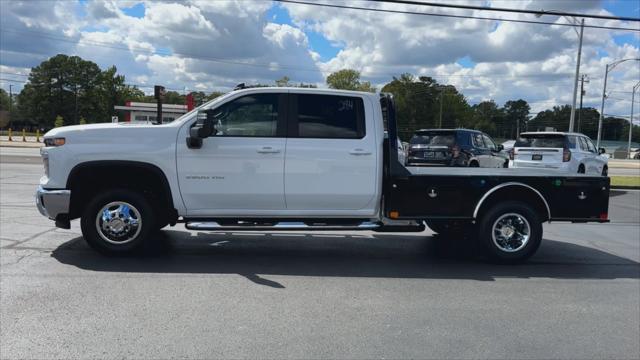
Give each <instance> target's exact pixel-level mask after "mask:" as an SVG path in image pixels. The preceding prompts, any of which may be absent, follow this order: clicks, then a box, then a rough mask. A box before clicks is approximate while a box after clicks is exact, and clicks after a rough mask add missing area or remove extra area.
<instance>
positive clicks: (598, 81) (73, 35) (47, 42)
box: [0, 0, 640, 114]
mask: <svg viewBox="0 0 640 360" xmlns="http://www.w3.org/2000/svg"><path fill="white" fill-rule="evenodd" d="M466 2H467V3H471V4H477V2H476V1H471V0H469V1H466ZM138 3H140V1H137V0H129V1H126V2H122V1H112V0H96V1H89V2H88V3H87V4H86V5H85V4H82V3H79V2H71V1H56V2H54V1H46V2H36V1H30V2H6V1H0V10H2V14H3V23H2V27H3V31H2V34H1V35H0V36H1V40H2V48H1V49H0V55H1V57H0V64H2V65H3V66H4V67H2V68H1V69H9V68H11V69H14V68H28V67H31V66H35V65H37V64H38V63H39V62H40V61H42V60H44V59H46V58H47V57H50V56H53V55H55V54H57V53H66V54H78V55H80V56H82V57H83V58H86V59H89V60H92V61H95V62H97V63H98V64H99V65H100V66H101V67H103V68H104V67H106V66H110V65H116V66H117V67H118V69H119V71H120V72H121V73H124V74H125V75H126V76H127V79H128V81H130V82H135V83H139V84H145V85H153V84H164V85H166V86H167V87H169V88H180V89H181V88H184V87H187V88H189V89H199V90H205V91H211V90H217V89H229V88H231V87H233V86H234V85H235V84H236V83H238V82H246V83H252V82H259V83H273V81H274V80H275V79H277V78H280V77H282V76H284V75H286V76H289V77H290V78H291V79H292V80H293V81H304V82H311V83H318V84H322V83H324V77H325V76H326V75H328V74H329V73H331V72H333V71H336V70H340V69H342V68H353V69H356V70H359V71H361V72H362V74H363V76H364V77H365V80H370V81H372V82H373V83H374V84H376V85H378V88H380V87H381V86H382V85H383V84H384V83H386V82H388V81H389V80H390V79H391V77H392V76H398V75H399V74H401V73H404V72H410V73H413V74H416V75H426V76H432V77H434V78H436V79H437V80H438V81H440V82H445V83H450V84H453V85H455V86H456V87H457V88H458V89H459V90H460V91H461V92H462V93H463V94H465V95H466V96H467V97H468V98H469V100H470V101H471V102H472V103H476V102H478V101H481V100H486V99H495V100H496V101H497V102H498V103H499V104H502V103H503V102H504V101H506V100H509V99H514V98H523V99H525V100H527V101H530V102H531V105H532V110H533V111H539V110H542V109H546V108H548V107H550V106H553V105H560V104H565V103H570V102H571V97H572V90H573V73H574V70H575V58H576V52H577V37H576V34H575V33H574V31H573V30H572V29H571V28H569V27H565V26H557V25H556V26H548V25H533V24H520V23H508V22H500V23H495V22H491V21H484V20H477V19H452V18H445V17H427V16H415V15H404V14H389V13H375V12H366V11H350V10H344V9H330V8H321V7H314V6H303V5H295V4H287V5H283V8H286V9H288V11H289V13H290V16H291V18H292V20H293V24H292V25H286V24H284V25H282V24H276V23H273V22H271V21H273V19H272V18H268V17H267V16H266V14H265V13H266V11H267V10H268V9H269V8H271V7H272V6H274V5H273V4H272V3H271V2H269V1H253V2H250V1H240V0H238V1H209V0H203V1H198V0H191V1H184V2H183V1H144V2H143V3H144V6H145V14H144V17H142V18H136V17H131V16H127V15H126V14H125V12H124V11H123V9H124V8H128V7H131V6H133V5H136V4H138ZM349 4H353V5H357V6H372V7H378V8H387V9H390V8H393V9H406V10H411V11H428V12H433V13H439V14H457V15H469V14H474V15H480V16H492V17H505V18H506V17H509V18H518V19H525V20H536V18H535V17H533V16H531V15H517V14H516V15H514V14H508V15H505V14H501V13H485V12H479V11H468V10H454V9H442V8H426V7H421V6H410V5H398V4H379V3H376V4H372V3H369V2H359V1H354V2H350V3H349ZM490 5H492V6H497V7H512V8H527V9H535V10H540V9H544V10H566V11H575V12H589V13H599V14H608V13H607V12H606V11H605V10H603V9H602V4H601V2H600V1H599V0H588V1H557V0H544V1H533V0H526V1H516V0H510V1H506V0H505V1H498V0H492V1H490ZM278 6H280V5H278ZM540 20H545V21H551V22H556V23H565V22H566V20H565V19H564V18H562V17H558V16H553V15H545V16H543V17H542V18H541V19H540ZM589 23H593V24H602V25H607V26H627V27H631V26H635V24H624V23H620V22H613V21H604V20H603V21H596V20H593V21H592V20H589ZM5 29H6V31H5ZM309 30H311V31H314V32H317V33H319V34H321V35H322V36H324V37H325V38H326V39H327V41H328V42H329V43H331V44H336V45H338V46H339V47H340V48H341V50H340V51H339V52H338V53H337V55H336V56H334V57H332V58H329V59H327V60H324V61H323V59H326V54H324V53H321V52H320V51H318V49H312V48H311V46H312V43H311V42H310V40H309V38H308V37H307V34H306V33H307V32H308V31H309ZM619 34H622V32H620V31H609V30H596V29H589V28H587V29H585V35H584V49H583V64H582V67H581V72H582V73H585V74H588V75H589V76H590V78H591V81H590V82H589V83H588V84H587V89H586V90H587V94H586V96H585V106H597V107H599V99H600V95H601V91H602V84H603V72H604V66H605V64H606V63H609V62H611V61H613V60H615V59H620V58H626V57H638V56H640V50H639V49H638V47H639V46H638V45H637V44H638V43H636V45H635V46H632V45H629V44H626V45H622V46H621V45H618V44H616V43H615V42H614V41H613V38H612V36H613V35H619ZM637 35H638V34H637V33H636V36H635V39H640V37H639V36H637ZM638 41H640V40H638ZM314 50H315V51H314ZM605 53H606V56H604V57H602V54H605ZM462 57H468V58H470V59H471V60H472V61H473V62H475V66H474V67H472V68H465V67H462V66H461V65H459V64H458V63H457V61H458V59H460V58H462ZM16 71H21V70H16ZM3 77H6V76H4V75H3ZM639 79H640V71H639V70H638V66H637V65H636V64H632V63H625V64H622V65H620V66H619V67H618V68H616V69H615V71H614V72H612V73H611V78H610V79H609V85H608V87H609V89H611V90H612V91H630V89H631V87H632V86H633V84H634V83H635V82H637V81H638V80H639ZM0 85H1V86H3V87H6V86H5V85H6V84H5V83H2V84H0ZM619 96H620V97H623V95H619ZM629 105H630V103H628V102H626V103H625V102H623V101H618V100H615V99H613V97H612V98H611V99H609V100H608V101H607V113H620V114H626V113H628V112H629V110H628V107H629Z"/></svg>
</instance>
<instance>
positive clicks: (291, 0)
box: [273, 0, 640, 32]
mask: <svg viewBox="0 0 640 360" xmlns="http://www.w3.org/2000/svg"><path fill="white" fill-rule="evenodd" d="M273 1H277V2H281V3H289V4H298V5H310V6H320V7H328V8H338V9H349V10H365V11H373V12H384V13H394V14H408V15H423V16H437V17H450V18H458V19H477V20H492V21H505V22H514V23H524V24H538V25H557V26H570V27H576V25H574V24H566V23H555V22H550V21H534V20H519V19H503V18H494V17H483V16H471V15H452V14H436V13H426V12H418V11H406V10H391V9H377V8H369V7H363V6H347V5H336V4H324V3H310V2H305V1H298V0H273ZM584 27H585V28H592V29H606V30H620V31H635V32H640V29H633V28H623V27H617V26H600V25H588V24H585V25H584Z"/></svg>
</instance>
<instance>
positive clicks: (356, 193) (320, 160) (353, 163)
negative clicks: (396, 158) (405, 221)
mask: <svg viewBox="0 0 640 360" xmlns="http://www.w3.org/2000/svg"><path fill="white" fill-rule="evenodd" d="M289 102H290V104H291V107H290V114H291V116H290V118H289V132H288V140H287V153H286V159H285V175H284V181H285V198H286V203H287V209H288V210H300V211H306V212H310V214H311V213H313V214H322V213H326V214H329V213H331V214H338V213H339V212H340V211H344V212H345V213H348V214H351V215H355V214H358V211H361V212H362V213H363V214H364V213H366V214H373V211H374V210H373V209H375V207H376V205H377V202H376V195H377V194H378V190H377V189H379V188H380V184H379V178H380V175H379V171H378V170H380V169H379V165H378V164H380V163H382V161H381V159H378V156H381V155H380V154H379V150H378V149H377V148H376V132H375V130H374V128H375V125H374V123H373V106H372V104H371V101H370V100H369V98H368V97H358V96H337V95H322V94H310V93H298V94H295V93H291V94H290V99H289Z"/></svg>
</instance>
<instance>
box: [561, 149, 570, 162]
mask: <svg viewBox="0 0 640 360" xmlns="http://www.w3.org/2000/svg"><path fill="white" fill-rule="evenodd" d="M568 161H571V151H569V149H567V148H564V150H563V151H562V162H568Z"/></svg>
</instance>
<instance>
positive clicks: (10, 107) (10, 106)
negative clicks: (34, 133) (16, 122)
mask: <svg viewBox="0 0 640 360" xmlns="http://www.w3.org/2000/svg"><path fill="white" fill-rule="evenodd" d="M12 87H13V85H11V84H9V129H11V121H12V120H13V117H12V116H11V111H13V91H12V89H11V88H12Z"/></svg>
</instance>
